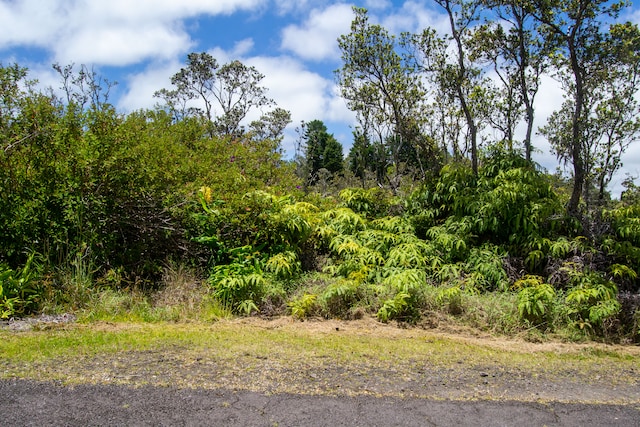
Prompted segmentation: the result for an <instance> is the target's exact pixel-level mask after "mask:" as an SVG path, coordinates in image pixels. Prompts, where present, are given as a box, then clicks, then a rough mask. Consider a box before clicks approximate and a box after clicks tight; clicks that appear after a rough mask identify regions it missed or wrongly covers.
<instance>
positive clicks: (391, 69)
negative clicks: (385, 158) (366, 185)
mask: <svg viewBox="0 0 640 427" xmlns="http://www.w3.org/2000/svg"><path fill="white" fill-rule="evenodd" d="M353 10H354V13H355V18H354V20H353V21H352V23H351V32H350V33H349V34H346V35H342V36H340V38H339V39H338V44H339V46H340V50H341V51H342V59H343V61H344V64H343V66H342V68H340V69H339V70H336V77H337V80H338V84H339V86H340V89H341V93H342V96H343V97H344V98H345V99H346V100H347V104H348V106H349V108H351V110H352V111H355V112H356V113H357V114H358V119H359V121H360V125H361V128H362V129H366V130H368V131H372V132H373V133H374V135H375V137H376V139H377V140H378V141H379V142H380V143H382V144H385V141H386V140H387V138H388V137H393V138H392V141H394V142H395V143H396V146H395V147H394V149H393V150H390V153H391V162H392V164H393V166H394V170H395V171H396V174H400V173H402V168H403V166H405V165H404V164H403V162H402V161H401V159H400V157H399V153H401V152H402V151H403V150H404V149H403V146H405V145H407V146H414V147H415V146H416V145H417V144H420V142H421V140H420V124H419V122H418V121H419V120H422V119H423V118H424V114H423V113H424V111H422V110H421V108H422V106H423V105H424V102H423V101H424V89H423V87H422V82H421V79H420V76H419V74H418V73H416V72H415V71H416V70H415V69H414V67H413V65H412V62H411V61H408V60H407V59H406V57H405V56H403V55H402V54H401V53H400V51H401V50H403V49H405V47H406V44H405V41H406V40H400V41H399V40H398V39H397V38H396V37H395V36H394V35H392V34H389V32H388V31H387V30H386V29H384V28H383V27H382V26H380V25H376V24H371V23H370V22H369V17H368V14H367V10H366V9H364V8H355V7H354V9H353ZM403 37H406V35H405V36H403ZM389 183H391V184H392V182H391V180H389ZM392 185H393V184H392Z"/></svg>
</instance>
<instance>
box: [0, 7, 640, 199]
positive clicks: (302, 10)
mask: <svg viewBox="0 0 640 427" xmlns="http://www.w3.org/2000/svg"><path fill="white" fill-rule="evenodd" d="M353 5H356V6H363V7H366V8H367V9H369V13H370V15H371V18H372V20H374V21H375V22H379V23H381V24H383V25H384V26H385V28H387V29H389V30H390V31H392V32H400V31H413V32H416V31H419V30H421V29H423V28H425V27H427V26H429V27H434V28H436V29H438V30H441V31H442V32H445V31H446V24H447V21H446V19H445V17H444V16H443V15H442V12H441V11H440V10H439V9H438V6H437V5H436V4H435V3H434V2H433V1H432V0H393V1H390V0H362V1H352V2H347V1H330V0H315V1H312V0H180V1H178V0H135V1H131V0H109V1H103V0H45V1H43V0H0V28H2V29H3V31H1V32H0V63H2V64H3V65H8V64H12V63H18V64H19V65H21V66H24V67H27V68H29V70H30V76H31V77H32V78H37V79H38V80H39V81H40V82H41V84H42V85H43V86H50V87H52V88H54V89H56V88H58V87H59V86H60V82H59V79H58V76H57V75H56V74H55V72H54V71H53V69H52V68H51V65H52V64H53V63H56V62H57V63H59V64H61V65H63V66H64V65H67V64H71V63H74V64H76V66H79V65H80V64H85V65H87V66H89V67H94V69H95V70H96V71H97V72H98V73H99V74H100V75H102V76H104V77H106V78H108V79H109V80H111V81H117V82H118V85H117V86H116V87H115V88H114V89H113V90H112V95H111V99H110V101H111V102H112V103H113V104H115V105H116V107H117V108H118V110H119V111H121V112H129V111H133V110H137V109H140V108H151V107H153V105H154V104H155V103H156V102H157V99H155V98H153V96H152V95H153V93H154V92H155V91H157V90H159V89H162V88H169V87H170V82H169V79H170V77H171V76H172V75H173V74H174V73H176V72H177V71H178V70H179V69H180V67H181V66H183V65H184V61H185V59H186V56H187V54H188V53H190V52H203V51H207V52H209V53H211V54H212V55H213V56H214V57H215V58H217V59H218V60H219V62H221V63H225V62H227V61H229V60H232V59H239V60H241V61H242V62H244V63H245V64H247V65H253V66H255V67H256V68H257V69H258V70H259V71H260V72H261V73H262V74H264V75H265V79H264V80H263V83H264V86H266V87H267V88H268V89H269V96H270V97H271V98H273V99H274V100H275V101H276V103H277V104H278V106H280V107H282V108H285V109H287V110H289V111H291V113H292V117H293V123H292V125H290V127H289V128H288V129H287V132H286V138H285V140H284V142H283V147H284V148H285V150H286V151H287V153H288V155H292V154H293V143H294V141H295V138H296V133H295V131H294V129H295V127H296V126H298V125H299V124H300V121H302V120H305V121H309V120H315V119H319V120H322V121H324V122H325V124H326V125H327V128H328V129H329V132H331V133H334V135H335V136H336V138H337V139H338V140H339V141H340V142H341V143H342V144H343V146H345V151H346V150H348V148H349V147H350V145H351V126H353V124H354V116H353V114H352V113H351V112H350V111H349V110H348V109H347V107H346V104H345V102H344V100H342V99H341V98H340V96H339V94H338V90H337V88H336V86H335V81H334V76H333V70H335V69H337V68H339V67H340V66H341V61H340V52H339V50H338V46H337V42H336V39H337V38H338V36H339V35H340V34H345V33H348V32H349V26H350V23H351V19H352V13H351V6H353ZM628 19H630V20H632V21H634V22H636V23H638V22H640V14H639V13H637V11H636V10H631V11H630V13H629V15H628ZM560 102H561V98H560V97H559V91H558V89H557V84H556V83H555V82H554V81H553V80H551V79H546V80H545V84H544V85H543V87H542V90H541V91H540V94H539V96H538V106H537V107H538V108H537V115H538V123H537V125H538V126H542V125H543V124H544V121H545V118H546V116H548V114H550V113H551V112H552V111H553V110H554V109H556V108H557V107H558V106H559V104H560ZM535 145H536V146H537V147H538V148H539V149H540V150H541V152H540V153H538V154H537V155H536V157H535V160H536V161H538V162H539V163H541V164H542V165H543V166H544V167H546V168H548V169H550V170H551V171H553V170H554V169H555V167H556V166H557V162H556V160H555V157H554V156H553V155H551V154H550V153H549V149H548V146H547V145H546V143H545V141H544V140H542V139H541V138H538V139H537V140H536V142H535ZM636 145H640V143H638V144H636ZM624 163H625V167H624V170H623V171H622V172H621V173H619V174H618V177H617V178H616V180H615V182H614V183H612V184H613V185H612V187H613V189H614V195H617V194H615V192H616V191H618V190H619V189H620V186H619V184H620V182H621V181H622V179H624V174H625V173H627V172H628V173H631V174H632V175H635V176H638V175H640V147H635V146H633V147H631V148H630V150H629V151H628V153H627V155H626V156H625V158H624Z"/></svg>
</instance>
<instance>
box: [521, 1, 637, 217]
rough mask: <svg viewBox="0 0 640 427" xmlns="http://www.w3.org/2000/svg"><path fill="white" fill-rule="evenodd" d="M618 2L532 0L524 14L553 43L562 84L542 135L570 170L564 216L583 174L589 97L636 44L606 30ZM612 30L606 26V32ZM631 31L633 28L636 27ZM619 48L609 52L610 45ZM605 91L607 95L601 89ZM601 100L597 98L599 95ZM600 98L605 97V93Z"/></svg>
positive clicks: (573, 209) (573, 211)
mask: <svg viewBox="0 0 640 427" xmlns="http://www.w3.org/2000/svg"><path fill="white" fill-rule="evenodd" d="M624 5H625V3H623V2H611V1H607V0H533V1H532V2H531V3H530V12H531V13H532V14H533V16H534V17H535V19H536V20H537V21H538V22H539V24H540V31H541V32H542V33H543V34H544V35H545V36H546V37H548V39H549V40H550V41H551V42H552V43H553V47H554V48H555V51H554V53H553V56H552V58H553V67H554V68H555V72H556V74H557V76H558V78H559V79H560V81H561V82H562V83H563V85H564V88H565V91H566V98H567V99H566V101H565V103H564V105H563V108H562V110H560V111H558V112H556V114H554V115H553V116H552V118H551V121H550V122H549V125H548V126H547V127H546V128H545V129H543V133H545V135H546V136H547V137H548V138H549V139H550V141H551V143H552V145H553V146H554V149H555V150H556V153H557V155H558V157H559V158H561V159H564V160H566V161H567V162H570V163H571V164H572V166H573V190H572V192H571V198H570V200H569V202H568V204H567V212H568V213H569V214H570V215H573V216H576V215H577V214H578V206H579V203H580V199H581V196H582V192H583V189H584V186H585V181H586V180H587V179H588V174H589V168H590V166H589V163H590V160H589V157H590V156H591V154H592V153H591V150H590V148H589V144H590V143H591V139H592V138H593V136H594V135H593V132H594V130H595V126H596V124H597V121H595V120H593V114H594V113H595V111H594V108H595V107H596V105H597V104H598V102H593V101H596V100H595V98H590V97H593V96H595V94H596V92H597V91H598V88H601V89H602V88H603V86H602V83H603V79H610V78H611V76H608V75H607V71H608V69H609V67H610V64H612V61H613V63H617V62H618V60H619V59H621V58H622V57H624V55H625V52H628V51H629V49H630V48H633V47H635V48H636V49H637V42H633V36H631V37H630V33H628V32H624V31H621V32H617V31H607V25H610V24H612V23H613V22H614V21H615V19H617V17H618V16H619V13H620V11H621V9H622V8H623V7H624ZM612 28H614V27H610V29H612ZM636 30H637V29H636ZM612 43H614V45H616V46H624V47H625V48H624V49H611V44H612ZM606 92H609V91H605V93H606ZM599 96H601V95H599ZM605 96H606V95H605Z"/></svg>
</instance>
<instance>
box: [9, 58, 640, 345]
mask: <svg viewBox="0 0 640 427" xmlns="http://www.w3.org/2000/svg"><path fill="white" fill-rule="evenodd" d="M0 70H1V71H2V74H1V75H0V77H1V78H2V84H3V98H2V100H1V102H0V111H1V112H2V113H1V114H0V137H1V138H2V139H1V143H2V145H1V149H0V204H1V206H2V209H0V317H2V318H8V317H12V316H20V315H26V314H30V313H34V312H38V311H42V310H60V309H65V310H69V309H71V310H80V309H83V308H87V307H91V305H92V304H96V299H100V298H99V297H96V295H104V293H105V292H112V293H113V292H123V293H126V292H130V293H132V294H133V293H134V292H142V294H143V295H144V296H143V300H144V301H147V302H148V301H153V298H154V297H153V295H156V291H162V289H161V288H162V286H163V285H166V278H163V272H164V273H166V271H167V266H172V265H176V264H179V265H184V266H187V267H189V268H191V269H193V270H194V271H196V272H198V274H199V275H200V277H201V278H202V283H203V287H204V288H205V290H207V291H208V292H205V293H206V294H207V295H206V298H208V299H209V300H210V301H215V303H216V304H218V305H219V306H220V307H222V310H223V311H224V310H226V312H232V313H236V314H239V315H255V314H260V315H280V314H290V315H292V316H294V317H296V318H300V319H304V318H306V317H310V316H320V317H335V318H344V319H352V318H358V317H361V316H368V315H371V316H375V317H377V318H378V319H379V320H380V321H383V322H388V321H399V322H408V323H420V322H423V323H425V324H429V323H433V322H435V321H437V320H438V319H443V318H444V319H449V320H450V321H456V319H458V320H460V321H462V322H466V323H469V324H472V325H475V326H479V327H482V328H486V329H492V330H494V331H496V332H500V333H518V332H522V331H528V332H527V333H538V332H558V331H564V333H565V334H568V335H570V336H572V337H574V338H575V337H579V336H592V337H609V338H612V339H613V338H618V339H626V340H634V341H639V340H640V310H639V306H640V302H639V299H640V298H639V297H638V292H639V290H640V285H639V282H638V275H637V272H638V269H639V268H640V220H639V218H640V204H639V203H638V198H637V197H633V196H634V194H635V193H634V191H635V189H634V188H633V186H631V185H630V186H629V193H628V194H626V196H625V197H623V199H622V201H619V202H616V201H613V202H610V204H609V205H608V206H606V208H603V209H598V210H591V211H589V215H584V216H583V217H580V218H576V217H574V216H567V213H566V209H565V205H566V203H567V200H568V198H567V196H566V194H568V192H567V191H566V187H565V188H563V187H562V186H561V185H562V184H561V183H560V184H559V183H558V180H557V179H555V178H554V177H553V176H550V175H548V174H546V173H543V172H542V171H540V170H538V169H537V168H536V167H535V165H533V164H532V163H531V162H529V161H527V160H525V159H524V158H522V157H520V156H519V155H517V154H516V153H514V152H511V151H508V150H504V149H498V148H495V149H489V150H486V151H485V152H484V153H483V155H482V157H481V159H480V163H479V168H478V171H477V173H474V171H473V169H472V167H471V164H469V163H468V162H465V161H455V162H449V163H447V164H446V165H444V167H443V168H442V169H441V170H440V172H439V174H438V175H437V176H435V177H434V178H433V179H429V180H426V181H424V182H423V183H421V185H420V186H419V187H417V183H412V186H413V187H412V188H414V189H410V187H407V188H404V187H400V188H395V190H396V191H395V193H391V192H388V191H387V190H384V189H381V188H378V187H376V188H369V189H367V188H351V187H349V188H344V189H342V190H340V191H339V190H338V189H337V188H334V189H333V195H329V196H320V195H317V194H314V193H309V194H305V193H304V192H303V191H302V190H300V187H301V186H303V183H301V182H299V181H298V179H297V178H296V173H295V165H294V164H292V163H290V162H286V161H284V160H283V159H282V158H281V153H280V152H279V149H278V141H277V140H273V139H257V138H254V137H252V135H250V134H247V135H244V136H240V137H235V138H224V137H218V136H213V137H212V136H211V134H210V132H209V131H210V129H209V127H208V125H207V122H206V121H203V120H201V119H199V118H197V117H188V118H183V119H181V120H176V119H175V117H172V116H171V115H170V114H168V113H167V112H165V111H163V110H161V109H157V110H150V111H139V112H134V113H131V114H127V115H123V114H119V113H118V112H117V111H115V109H114V108H113V107H111V106H110V105H109V104H107V103H96V104H92V105H89V106H82V105H79V104H77V103H74V102H69V103H62V102H59V100H57V99H56V98H55V97H54V96H53V95H50V94H46V93H42V92H38V91H36V90H34V89H33V86H32V85H31V84H30V83H29V82H28V81H27V79H26V70H23V69H20V68H18V67H8V68H0ZM356 180H357V178H355V177H354V182H353V183H354V184H355V183H356V182H357V181H356ZM559 185H560V186H559ZM415 188H417V189H415ZM165 275H166V274H165ZM101 293H102V294H101ZM111 295H112V294H111ZM113 301H114V300H113V299H112V300H111V303H113ZM129 301H131V300H129ZM151 317H152V316H151ZM532 331H533V332H532Z"/></svg>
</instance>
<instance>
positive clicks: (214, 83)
mask: <svg viewBox="0 0 640 427" xmlns="http://www.w3.org/2000/svg"><path fill="white" fill-rule="evenodd" d="M263 78H264V75H262V74H261V73H260V72H259V71H258V70H257V69H256V68H255V67H248V66H246V65H244V64H242V63H241V62H240V61H237V60H236V61H231V62H230V63H228V64H224V65H222V66H220V65H219V63H218V61H217V60H216V59H215V58H214V57H213V56H211V55H210V54H208V53H206V52H202V53H190V54H189V55H188V56H187V66H186V67H184V68H182V69H180V71H178V72H177V73H176V74H174V75H173V77H171V84H172V85H173V86H174V89H171V90H169V89H161V90H159V91H157V92H156V93H155V94H154V96H156V97H158V98H161V99H163V100H164V101H165V104H166V106H167V107H168V108H169V109H170V110H171V111H172V113H173V114H174V115H175V116H176V117H177V118H180V117H184V116H188V115H199V116H201V117H203V118H204V119H205V120H207V121H208V122H209V123H210V124H211V125H212V129H211V134H212V135H214V134H218V135H229V136H234V137H238V136H240V135H242V134H243V133H244V132H245V128H244V126H243V125H242V121H243V120H244V119H245V118H246V117H247V115H248V114H249V112H250V111H251V110H253V109H260V108H262V107H267V106H272V105H274V102H273V100H271V99H269V98H268V97H267V96H266V93H267V89H266V88H265V87H263V86H261V85H260V83H261V81H262V79H263ZM197 105H199V106H197ZM216 109H219V112H220V114H216ZM272 118H273V117H272ZM267 119H269V117H267Z"/></svg>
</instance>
